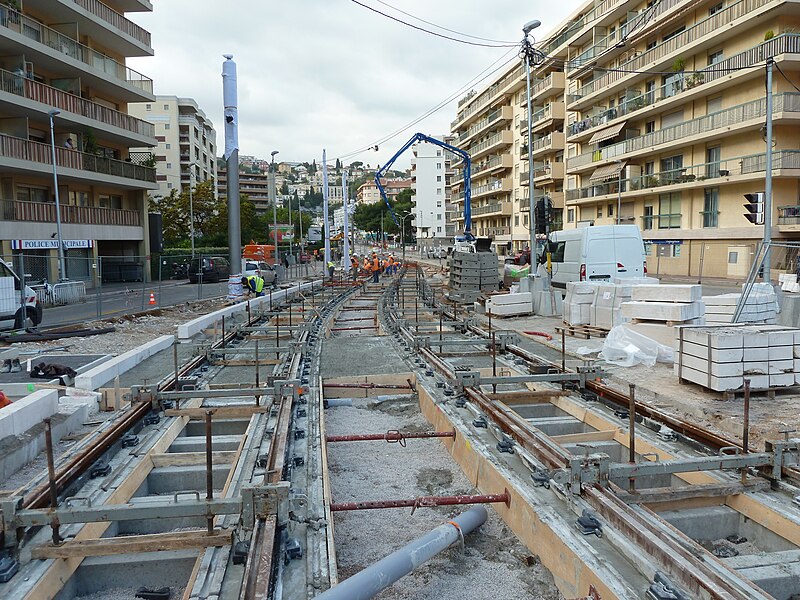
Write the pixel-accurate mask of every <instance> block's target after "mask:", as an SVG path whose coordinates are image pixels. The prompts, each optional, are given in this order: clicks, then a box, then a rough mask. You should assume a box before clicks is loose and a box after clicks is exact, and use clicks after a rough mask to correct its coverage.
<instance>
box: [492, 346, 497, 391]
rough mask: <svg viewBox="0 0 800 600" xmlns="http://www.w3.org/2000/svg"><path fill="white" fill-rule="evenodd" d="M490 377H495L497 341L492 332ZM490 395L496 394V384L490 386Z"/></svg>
mask: <svg viewBox="0 0 800 600" xmlns="http://www.w3.org/2000/svg"><path fill="white" fill-rule="evenodd" d="M492 377H497V340H496V339H495V335H494V331H493V332H492ZM492 393H494V394H496V393H497V384H496V383H493V384H492Z"/></svg>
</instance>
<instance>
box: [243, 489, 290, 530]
mask: <svg viewBox="0 0 800 600" xmlns="http://www.w3.org/2000/svg"><path fill="white" fill-rule="evenodd" d="M270 516H276V517H277V519H278V524H279V525H284V524H286V523H287V522H288V521H289V482H288V481H280V482H278V483H272V484H269V485H263V486H257V485H245V486H243V487H242V523H243V524H244V527H245V529H252V528H253V524H254V523H255V522H256V520H261V519H266V518H267V517H270Z"/></svg>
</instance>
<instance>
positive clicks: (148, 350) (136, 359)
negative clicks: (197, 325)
mask: <svg viewBox="0 0 800 600" xmlns="http://www.w3.org/2000/svg"><path fill="white" fill-rule="evenodd" d="M174 341H175V336H172V335H162V336H161V337H158V338H156V339H154V340H152V341H150V342H147V343H146V344H144V345H143V346H140V347H139V348H135V349H133V350H130V351H128V352H125V353H124V354H120V355H119V356H115V357H114V358H112V359H110V360H108V361H106V362H105V363H103V364H101V365H100V366H98V367H95V368H94V369H90V370H89V371H87V372H86V373H81V374H80V375H78V376H77V377H76V378H75V387H76V388H79V389H83V390H96V389H97V388H99V387H100V386H102V385H103V384H105V383H108V382H109V381H111V380H112V379H114V378H115V377H116V376H117V375H120V374H121V373H124V372H126V371H128V370H129V369H132V368H133V367H135V366H136V365H138V364H139V363H141V362H142V361H143V360H145V359H146V358H149V357H151V356H153V355H154V354H156V353H158V352H161V351H162V350H164V349H166V348H169V347H170V346H171V345H172V344H173V343H174Z"/></svg>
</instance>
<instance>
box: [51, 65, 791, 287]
mask: <svg viewBox="0 0 800 600" xmlns="http://www.w3.org/2000/svg"><path fill="white" fill-rule="evenodd" d="M774 63H775V61H774V59H773V58H772V57H771V56H770V57H769V58H768V59H767V164H766V170H767V172H766V179H765V181H764V247H765V250H764V283H770V279H771V277H770V267H771V264H772V263H771V258H772V252H771V250H770V243H771V242H772V65H773V64H774ZM56 197H58V196H56Z"/></svg>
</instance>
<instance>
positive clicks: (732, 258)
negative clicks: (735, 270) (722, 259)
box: [728, 252, 739, 265]
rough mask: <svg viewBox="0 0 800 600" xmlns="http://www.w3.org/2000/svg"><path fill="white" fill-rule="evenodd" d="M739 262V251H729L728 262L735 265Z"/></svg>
mask: <svg viewBox="0 0 800 600" xmlns="http://www.w3.org/2000/svg"><path fill="white" fill-rule="evenodd" d="M738 262H739V253H738V252H728V264H729V265H735V264H736V263H738Z"/></svg>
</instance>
